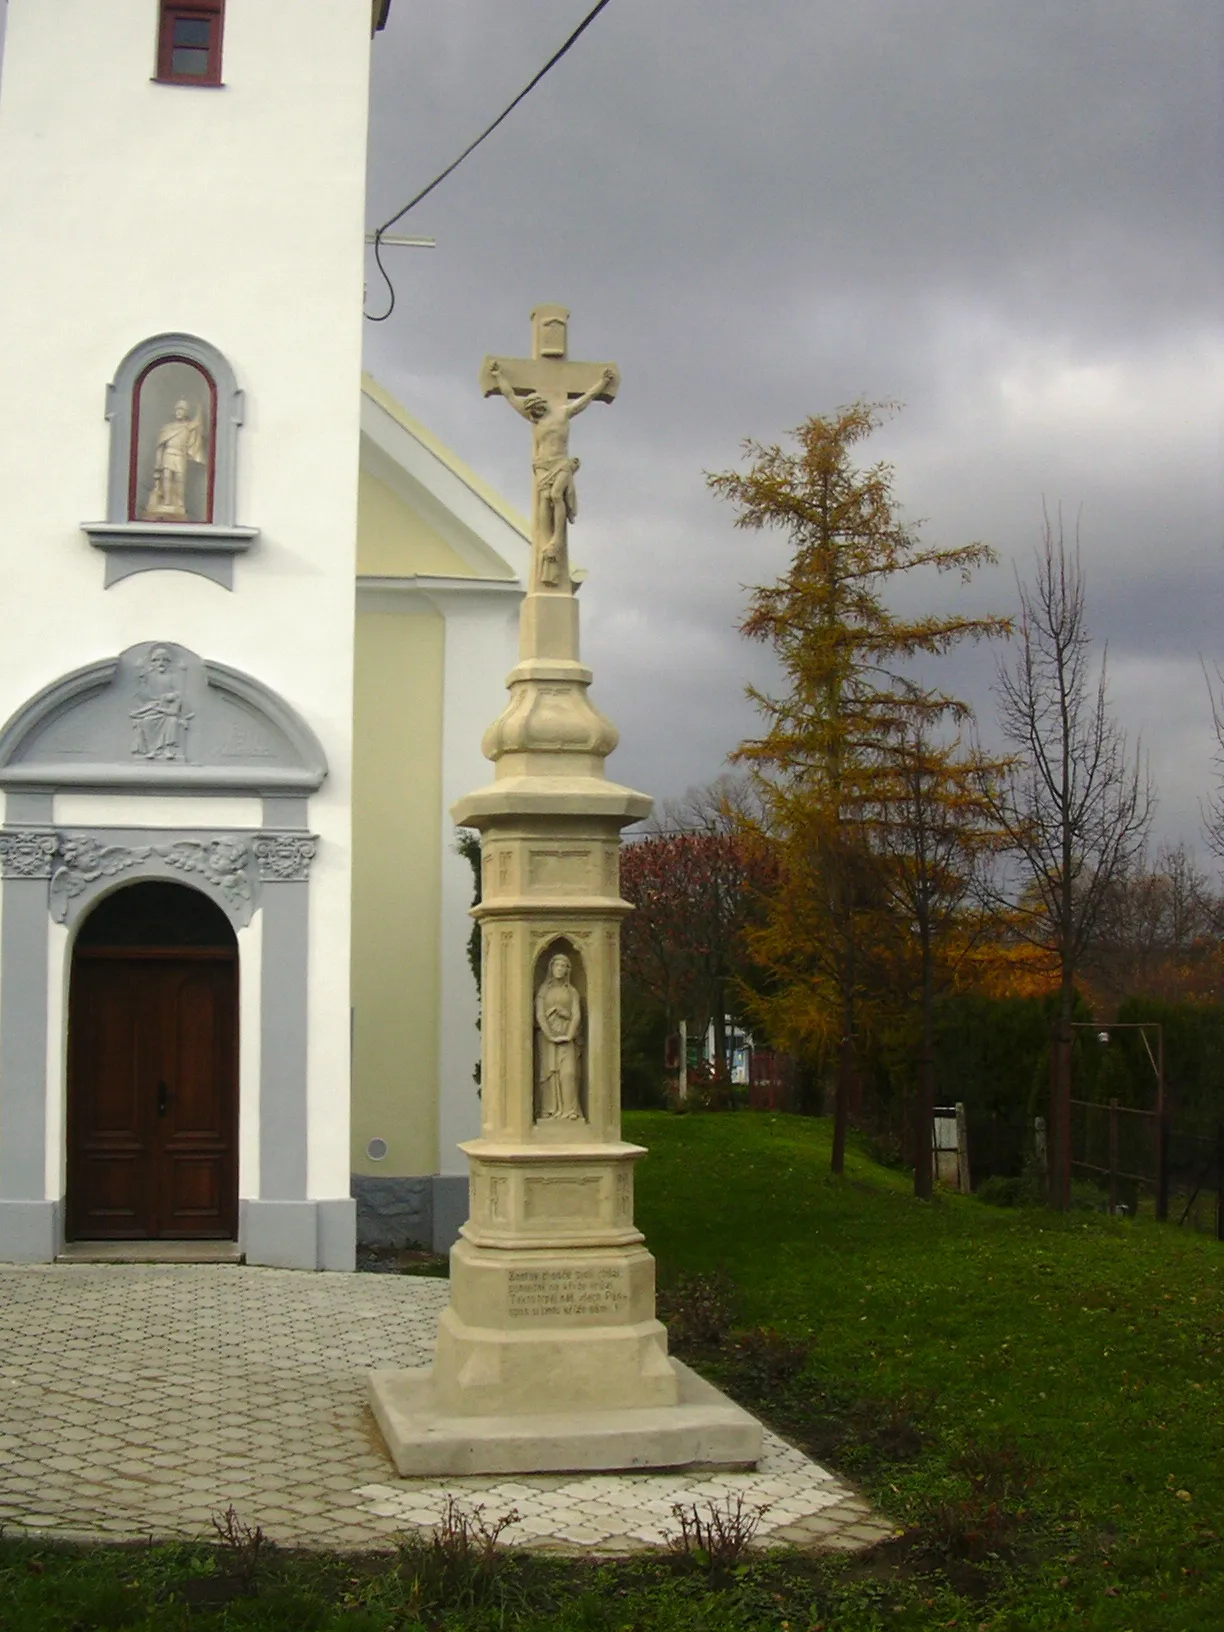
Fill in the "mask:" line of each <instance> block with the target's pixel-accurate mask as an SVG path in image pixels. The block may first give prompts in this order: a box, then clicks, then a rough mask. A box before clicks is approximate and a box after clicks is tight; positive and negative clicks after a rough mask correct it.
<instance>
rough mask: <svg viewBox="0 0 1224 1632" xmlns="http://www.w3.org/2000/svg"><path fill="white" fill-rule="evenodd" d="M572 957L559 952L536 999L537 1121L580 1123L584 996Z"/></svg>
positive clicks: (551, 959)
mask: <svg viewBox="0 0 1224 1632" xmlns="http://www.w3.org/2000/svg"><path fill="white" fill-rule="evenodd" d="M570 968H571V965H570V960H569V959H568V958H567V957H566V955H565V953H564V952H557V953H555V954H554V956H553V957H551V958H549V960H548V974H547V975H546V976H545V977H544V980H543V981H542V982H541V984H540V989H539V991H538V992H537V993H536V1000H535V1022H536V1120H537V1121H538V1122H551V1121H560V1122H581V1121H583V1120H584V1118H583V1115H582V1095H581V1090H580V1083H581V1080H582V1076H581V1071H582V1065H581V1052H582V1044H581V1042H580V1041H579V1035H580V1033H581V1031H582V999H581V998H580V997H579V995H578V988H577V987H576V986H575V985H574V983H573V982H572V981H571V980H570Z"/></svg>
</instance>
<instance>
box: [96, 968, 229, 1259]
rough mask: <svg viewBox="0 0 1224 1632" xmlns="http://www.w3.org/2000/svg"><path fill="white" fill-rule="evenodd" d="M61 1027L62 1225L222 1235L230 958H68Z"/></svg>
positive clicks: (123, 1232)
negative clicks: (65, 1088) (64, 1116)
mask: <svg viewBox="0 0 1224 1632" xmlns="http://www.w3.org/2000/svg"><path fill="white" fill-rule="evenodd" d="M69 1027H70V1031H69V1104H68V1131H69V1156H68V1198H69V1199H68V1220H69V1233H70V1235H71V1236H72V1237H73V1238H75V1239H78V1240H79V1239H97V1240H105V1239H108V1238H116V1237H120V1238H132V1237H135V1238H142V1237H157V1236H164V1237H171V1238H173V1237H190V1236H201V1237H206V1238H222V1239H226V1238H232V1237H233V1236H234V1234H235V1233H236V1229H237V1214H238V1182H237V1180H238V1175H237V960H236V958H234V957H232V956H228V957H227V956H224V955H221V956H197V957H194V958H193V957H184V956H182V955H181V954H180V955H179V956H178V957H176V956H174V954H173V953H172V952H169V950H168V949H167V950H166V951H161V950H159V949H146V948H139V949H136V948H133V949H131V950H130V951H126V952H124V953H123V954H122V955H116V954H115V953H113V952H110V951H109V950H108V951H106V952H96V953H90V954H86V955H78V957H77V958H76V959H75V960H74V967H73V978H72V995H71V1006H70V1019H69ZM163 1086H164V1092H163V1091H162V1089H163Z"/></svg>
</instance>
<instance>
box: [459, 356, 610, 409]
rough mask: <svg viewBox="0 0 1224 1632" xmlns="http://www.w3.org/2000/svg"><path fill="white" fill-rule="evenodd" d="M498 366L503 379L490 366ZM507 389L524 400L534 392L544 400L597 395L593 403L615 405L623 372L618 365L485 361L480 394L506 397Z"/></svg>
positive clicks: (556, 360)
mask: <svg viewBox="0 0 1224 1632" xmlns="http://www.w3.org/2000/svg"><path fill="white" fill-rule="evenodd" d="M493 362H496V363H497V366H498V371H499V373H500V376H501V382H502V383H501V384H499V382H498V376H497V375H495V374H494V373H493V370H492V368H491V366H490V365H491V364H492V363H493ZM605 369H609V370H610V371H611V374H612V379H611V382H610V383H609V384H604V382H603V373H604V370H605ZM503 384H504V386H505V387H507V388H508V389H509V391H511V392H512V393H513V394H514V395H515V396H520V397H525V396H526V395H527V394H528V393H529V392H531V391H538V392H540V394H541V395H542V396H546V397H556V396H560V395H561V392H562V390H564V392H565V395H566V396H567V397H584V396H587V394H588V392H591V391H592V390H593V391H594V395H593V396H591V397H590V399H589V400H590V401H592V402H614V401H615V400H616V393H617V391H619V389H620V369H618V368H617V366H616V364H615V363H577V362H570V361H568V360H566V361H562V360H561V359H560V358H552V357H540V358H537V357H498V358H493V357H486V358H485V360H484V362H483V363H482V364H481V368H480V390H481V393H482V395H484V396H486V397H495V396H497V395H498V393H499V392H500V393H501V394H502V395H503V396H504V395H505V394H506V392H505V390H503V389H502V386H503Z"/></svg>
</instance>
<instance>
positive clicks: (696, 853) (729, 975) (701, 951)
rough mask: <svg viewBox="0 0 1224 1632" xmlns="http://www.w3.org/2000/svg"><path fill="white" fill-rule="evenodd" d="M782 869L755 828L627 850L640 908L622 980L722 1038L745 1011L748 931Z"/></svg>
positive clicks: (624, 869) (631, 926)
mask: <svg viewBox="0 0 1224 1632" xmlns="http://www.w3.org/2000/svg"><path fill="white" fill-rule="evenodd" d="M776 872H777V869H776V861H775V858H774V852H773V847H772V846H771V845H770V844H769V843H768V842H767V841H765V840H763V839H762V838H761V837H760V836H758V835H756V834H754V833H752V832H751V831H734V830H732V831H727V830H723V831H719V830H715V829H708V830H705V831H700V832H689V833H656V834H648V835H646V836H645V837H644V838H641V839H638V840H637V841H636V842H633V843H630V844H627V845H626V846H625V849H624V851H623V854H622V860H621V892H622V894H623V895H624V897H625V899H626V900H627V901H630V902H632V904H633V906H634V909H635V910H634V911H633V913H632V914H631V915H630V916H629V918H628V919H627V920H626V923H625V928H624V932H623V937H622V951H621V957H622V962H623V968H624V973H625V978H626V980H628V981H630V982H632V983H633V984H634V985H635V986H636V987H637V988H638V990H639V991H641V992H643V993H644V994H646V995H647V996H648V997H649V998H650V1000H651V1001H652V1002H653V1003H655V1004H656V1005H657V1006H658V1007H659V1008H660V1009H662V1010H663V1012H664V1014H665V1015H666V1017H667V1021H668V1024H669V1026H671V1025H674V1024H675V1023H676V1022H677V1021H679V1020H682V1019H683V1020H686V1021H692V1022H695V1023H696V1025H697V1028H698V1030H699V1031H700V1032H702V1033H704V1031H705V1030H706V1027H707V1026H708V1025H709V1023H710V1022H711V1021H713V1022H714V1026H715V1032H716V1036H717V1035H720V1034H721V1032H722V1028H723V1023H724V1019H725V1016H726V1015H727V1013H728V1012H729V1011H730V1012H737V1011H738V1009H739V1008H740V982H741V980H742V978H743V976H744V974H745V972H746V965H747V961H748V948H747V931H748V929H749V927H750V926H751V925H752V924H753V923H755V922H757V921H758V920H759V918H760V916H761V914H762V911H763V908H764V903H765V901H766V900H767V899H768V897H769V894H770V892H771V891H772V889H773V887H774V884H775V880H776ZM720 1057H721V1058H723V1059H725V1057H726V1056H725V1041H724V1042H723V1045H722V1048H721V1050H720Z"/></svg>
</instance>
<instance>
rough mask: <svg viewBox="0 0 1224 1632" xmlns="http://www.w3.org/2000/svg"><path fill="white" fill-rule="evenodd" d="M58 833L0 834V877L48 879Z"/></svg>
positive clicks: (57, 842)
mask: <svg viewBox="0 0 1224 1632" xmlns="http://www.w3.org/2000/svg"><path fill="white" fill-rule="evenodd" d="M58 849H59V834H58V833H47V832H43V833H0V877H4V878H50V877H51V863H52V860H53V858H54V856H55V852H56V851H57V850H58Z"/></svg>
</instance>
